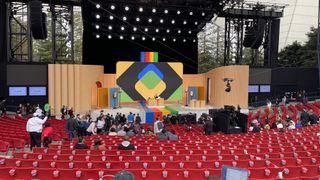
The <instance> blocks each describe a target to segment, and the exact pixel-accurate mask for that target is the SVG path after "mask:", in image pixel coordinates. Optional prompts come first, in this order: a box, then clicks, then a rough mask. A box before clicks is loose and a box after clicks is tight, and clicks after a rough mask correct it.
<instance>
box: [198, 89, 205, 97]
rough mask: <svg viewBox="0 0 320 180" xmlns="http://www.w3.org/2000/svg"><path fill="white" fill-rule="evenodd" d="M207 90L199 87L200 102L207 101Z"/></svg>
mask: <svg viewBox="0 0 320 180" xmlns="http://www.w3.org/2000/svg"><path fill="white" fill-rule="evenodd" d="M205 98H206V96H205V89H204V87H203V86H199V87H198V100H205Z"/></svg>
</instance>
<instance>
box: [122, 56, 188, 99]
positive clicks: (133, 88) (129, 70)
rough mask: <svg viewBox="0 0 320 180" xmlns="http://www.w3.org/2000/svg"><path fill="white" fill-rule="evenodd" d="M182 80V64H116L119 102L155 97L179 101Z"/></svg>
mask: <svg viewBox="0 0 320 180" xmlns="http://www.w3.org/2000/svg"><path fill="white" fill-rule="evenodd" d="M182 79H183V65H182V63H164V62H160V63H145V62H124V61H123V62H118V63H117V85H118V86H119V87H120V88H121V96H120V101H121V102H131V101H141V100H147V99H148V98H153V97H154V96H155V95H158V96H160V97H162V98H164V99H165V100H181V99H182V92H183V87H182Z"/></svg>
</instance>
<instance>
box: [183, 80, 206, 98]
mask: <svg viewBox="0 0 320 180" xmlns="http://www.w3.org/2000/svg"><path fill="white" fill-rule="evenodd" d="M204 78H205V75H204V74H184V75H183V95H182V102H180V103H181V104H185V103H186V92H185V91H186V89H187V88H188V87H189V86H194V87H195V86H204V83H205V81H204Z"/></svg>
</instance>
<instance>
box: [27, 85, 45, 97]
mask: <svg viewBox="0 0 320 180" xmlns="http://www.w3.org/2000/svg"><path fill="white" fill-rule="evenodd" d="M46 95H47V88H46V87H44V86H39V87H29V96H46Z"/></svg>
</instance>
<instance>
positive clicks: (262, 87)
mask: <svg viewBox="0 0 320 180" xmlns="http://www.w3.org/2000/svg"><path fill="white" fill-rule="evenodd" d="M270 91H271V87H270V85H260V92H262V93H265V92H270Z"/></svg>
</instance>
